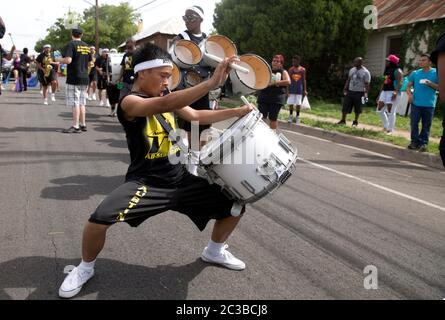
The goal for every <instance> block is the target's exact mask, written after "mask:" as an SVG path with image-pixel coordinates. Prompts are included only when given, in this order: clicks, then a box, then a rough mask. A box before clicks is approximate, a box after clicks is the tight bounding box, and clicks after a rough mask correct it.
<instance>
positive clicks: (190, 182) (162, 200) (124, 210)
mask: <svg viewBox="0 0 445 320" xmlns="http://www.w3.org/2000/svg"><path fill="white" fill-rule="evenodd" d="M233 203H234V201H233V200H230V199H229V198H228V197H227V196H226V195H225V194H224V193H223V192H222V190H221V187H220V186H218V185H216V184H209V182H208V181H207V180H206V179H203V178H199V177H196V176H194V175H191V174H189V173H188V172H187V173H185V174H184V177H183V178H182V180H181V182H180V183H179V184H178V185H177V186H175V187H171V188H165V187H162V188H161V187H156V186H150V185H149V184H146V183H144V182H142V181H137V180H133V181H127V182H126V183H124V184H122V185H121V186H120V187H118V188H117V189H115V190H114V191H112V192H111V193H110V194H109V195H108V196H107V197H106V198H105V199H104V200H103V201H102V203H101V204H100V205H99V206H98V207H97V209H96V211H95V212H94V213H93V214H92V215H91V217H90V219H89V221H90V222H92V223H98V224H104V225H112V224H114V223H116V222H126V223H128V224H129V225H130V226H132V227H137V226H138V225H140V224H141V223H142V222H144V221H145V220H146V219H148V218H150V217H153V216H155V215H157V214H159V213H162V212H165V211H167V210H173V211H177V212H179V213H182V214H185V215H186V216H188V217H189V218H190V219H191V220H192V221H193V222H194V223H195V225H196V226H197V227H198V229H199V230H201V231H203V230H204V229H205V227H206V225H207V223H208V222H209V221H210V220H211V219H216V220H220V219H224V218H227V217H230V216H231V209H232V206H233ZM244 211H245V207H243V208H242V211H241V213H244Z"/></svg>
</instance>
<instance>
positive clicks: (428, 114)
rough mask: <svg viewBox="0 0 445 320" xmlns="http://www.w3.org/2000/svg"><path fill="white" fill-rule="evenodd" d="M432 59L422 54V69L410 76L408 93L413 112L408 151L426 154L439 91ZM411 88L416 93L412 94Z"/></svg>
mask: <svg viewBox="0 0 445 320" xmlns="http://www.w3.org/2000/svg"><path fill="white" fill-rule="evenodd" d="M431 63H432V62H431V59H430V56H429V55H428V54H426V53H425V54H422V55H421V57H420V60H419V66H420V68H421V69H418V70H416V71H413V72H412V73H411V74H410V75H409V78H408V80H409V82H408V85H407V86H406V92H407V93H408V97H409V100H410V102H411V103H412V106H411V107H412V110H411V143H410V145H409V146H408V149H411V150H418V151H420V152H425V151H427V150H428V140H429V135H430V129H431V124H432V122H433V117H434V109H435V107H436V102H437V96H436V91H437V90H438V89H439V86H438V82H439V79H438V78H437V71H436V68H432V67H431ZM411 87H413V88H414V92H413V93H411ZM419 121H422V131H421V132H420V134H419Z"/></svg>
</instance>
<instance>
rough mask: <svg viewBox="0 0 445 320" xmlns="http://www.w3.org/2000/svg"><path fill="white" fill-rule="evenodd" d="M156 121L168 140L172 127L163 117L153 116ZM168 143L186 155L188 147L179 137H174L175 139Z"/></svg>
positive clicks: (159, 115) (160, 115)
mask: <svg viewBox="0 0 445 320" xmlns="http://www.w3.org/2000/svg"><path fill="white" fill-rule="evenodd" d="M154 116H155V118H156V120H158V122H159V123H160V124H161V126H162V128H164V130H165V131H166V132H167V133H168V136H169V138H170V137H171V136H170V135H171V134H172V133H173V131H174V129H173V127H172V126H171V125H170V124H169V123H168V122H167V121H166V120H165V118H164V116H163V115H162V114H155V115H154ZM170 141H171V142H172V143H173V144H174V145H177V146H178V147H179V148H180V149H181V150H182V151H183V152H186V153H188V147H187V146H186V145H185V144H184V143H183V142H182V141H181V137H180V136H179V135H178V136H176V137H175V139H170Z"/></svg>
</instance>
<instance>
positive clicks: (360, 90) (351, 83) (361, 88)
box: [337, 57, 371, 126]
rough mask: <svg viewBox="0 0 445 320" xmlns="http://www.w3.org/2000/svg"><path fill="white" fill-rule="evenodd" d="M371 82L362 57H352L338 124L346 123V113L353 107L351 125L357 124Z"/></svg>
mask: <svg viewBox="0 0 445 320" xmlns="http://www.w3.org/2000/svg"><path fill="white" fill-rule="evenodd" d="M370 83H371V74H370V73H369V71H368V69H366V68H365V66H364V65H363V58H361V57H357V58H355V59H354V67H353V68H352V69H351V70H349V74H348V79H347V80H346V83H345V87H344V88H343V94H344V96H345V97H344V100H343V109H342V117H341V120H340V121H339V122H338V123H337V124H339V125H345V124H346V116H347V114H349V113H351V112H352V109H354V113H355V120H354V121H353V122H352V125H353V126H357V125H358V118H359V116H360V114H361V113H362V109H363V105H364V104H365V102H366V101H367V100H368V92H369V85H370Z"/></svg>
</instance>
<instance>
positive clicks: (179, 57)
mask: <svg viewBox="0 0 445 320" xmlns="http://www.w3.org/2000/svg"><path fill="white" fill-rule="evenodd" d="M169 53H170V55H171V57H172V60H173V62H174V63H176V65H177V66H178V67H179V68H181V69H188V68H191V67H192V66H194V65H196V64H199V63H200V62H201V60H202V52H201V49H200V48H199V46H198V45H197V44H196V43H194V42H193V41H190V40H184V39H181V40H177V41H176V42H175V43H174V44H173V45H172V46H171V48H170V50H169Z"/></svg>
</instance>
